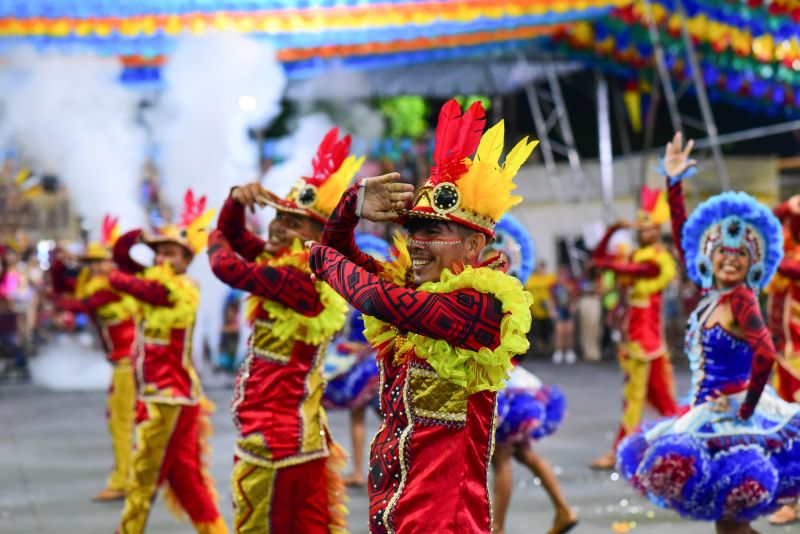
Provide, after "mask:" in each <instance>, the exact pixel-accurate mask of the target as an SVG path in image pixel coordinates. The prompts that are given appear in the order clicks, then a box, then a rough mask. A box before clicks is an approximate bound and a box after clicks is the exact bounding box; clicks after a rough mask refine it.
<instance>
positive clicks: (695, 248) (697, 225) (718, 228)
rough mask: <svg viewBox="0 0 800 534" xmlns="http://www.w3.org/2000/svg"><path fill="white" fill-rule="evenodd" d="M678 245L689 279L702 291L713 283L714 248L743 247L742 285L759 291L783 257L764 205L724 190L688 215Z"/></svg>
mask: <svg viewBox="0 0 800 534" xmlns="http://www.w3.org/2000/svg"><path fill="white" fill-rule="evenodd" d="M681 245H682V247H683V251H684V254H685V259H686V272H687V274H688V275H689V278H691V279H692V281H693V282H695V283H696V284H697V285H699V286H701V287H703V288H704V289H708V288H710V287H711V286H712V285H713V283H714V273H713V269H712V266H711V254H712V253H713V251H714V249H716V248H717V247H720V246H724V247H730V248H739V247H741V246H742V245H744V246H745V247H746V248H747V250H748V252H749V253H750V269H749V270H748V272H747V280H746V283H747V285H748V286H749V287H751V288H754V289H761V288H763V287H764V286H765V285H767V283H768V282H769V281H770V279H771V278H772V276H773V275H774V274H775V271H776V270H777V269H778V265H779V264H780V262H781V259H782V258H783V231H782V229H781V223H780V221H778V219H777V218H776V217H775V216H774V215H773V214H772V212H771V211H770V210H769V209H768V208H767V207H766V206H764V205H762V204H760V203H759V202H758V201H756V199H754V198H753V197H751V196H750V195H748V194H747V193H742V192H732V191H726V192H725V193H721V194H719V195H715V196H713V197H711V198H709V199H708V200H706V201H705V202H703V203H702V204H700V205H699V206H698V207H697V209H696V210H694V211H693V212H692V214H691V216H690V217H689V219H688V220H687V221H686V224H685V225H684V227H683V236H682V238H681Z"/></svg>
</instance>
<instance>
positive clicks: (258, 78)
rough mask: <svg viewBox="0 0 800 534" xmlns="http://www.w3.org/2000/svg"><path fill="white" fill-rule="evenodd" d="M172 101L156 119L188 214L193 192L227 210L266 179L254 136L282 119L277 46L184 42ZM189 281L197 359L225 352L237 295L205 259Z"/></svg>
mask: <svg viewBox="0 0 800 534" xmlns="http://www.w3.org/2000/svg"><path fill="white" fill-rule="evenodd" d="M162 77H163V80H164V85H165V87H164V93H163V94H162V96H161V99H160V101H159V102H158V104H157V108H156V110H155V112H154V121H153V124H152V126H153V130H154V133H155V138H156V142H157V143H158V144H159V147H160V153H161V154H162V156H161V159H160V162H159V163H160V170H161V176H162V186H163V191H164V193H165V197H166V199H167V201H168V202H169V203H170V204H171V205H172V207H173V209H174V211H175V212H176V213H179V212H180V209H181V207H182V202H183V195H184V193H185V191H186V189H187V188H189V187H191V188H192V189H193V190H194V191H195V193H196V194H197V195H206V196H207V197H208V206H209V207H216V208H219V207H220V206H221V205H222V202H223V201H224V199H225V198H226V197H227V196H228V191H229V190H230V188H231V187H232V186H234V185H237V184H241V183H246V182H250V181H254V180H256V179H257V178H258V172H259V170H258V161H259V159H258V156H259V154H258V147H257V146H256V143H255V142H254V141H253V140H252V139H250V138H249V137H248V129H249V128H252V127H264V126H266V125H268V124H269V122H270V121H271V120H272V119H273V118H274V117H275V116H276V115H277V114H278V113H279V111H280V100H281V98H282V95H283V91H284V88H285V84H286V80H285V77H284V73H283V68H282V67H281V65H280V63H279V62H278V61H277V59H276V55H275V49H274V47H273V46H272V45H269V44H267V43H263V42H260V41H255V40H253V39H250V38H248V37H245V36H242V35H238V34H208V35H204V36H201V37H193V36H192V37H190V36H187V37H183V38H181V40H180V41H179V42H178V44H177V47H176V49H175V51H174V52H173V53H172V54H171V55H170V58H169V62H168V63H167V64H166V66H165V67H164V70H163V71H162ZM189 274H190V275H191V276H192V277H193V278H194V279H195V280H197V281H198V282H199V284H200V286H201V305H200V312H199V314H198V321H197V330H196V332H195V338H194V339H195V351H196V354H197V351H198V350H200V349H201V348H202V347H203V341H205V342H207V343H208V345H209V347H210V349H211V352H212V354H215V353H216V352H217V349H218V342H219V335H218V334H219V332H220V331H221V326H222V314H223V303H224V300H225V297H226V295H227V294H228V292H229V291H230V290H229V288H228V287H227V286H225V285H224V284H223V283H222V282H220V281H219V280H217V278H216V277H215V276H214V275H213V273H212V272H211V269H210V268H209V266H208V259H207V257H206V255H205V254H201V255H198V257H197V258H195V261H194V262H193V264H192V266H191V269H190V271H189Z"/></svg>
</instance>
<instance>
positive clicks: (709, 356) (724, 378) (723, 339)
mask: <svg viewBox="0 0 800 534" xmlns="http://www.w3.org/2000/svg"><path fill="white" fill-rule="evenodd" d="M701 335H702V347H703V355H702V356H701V359H700V362H699V363H700V365H699V367H698V369H696V370H695V377H694V379H693V383H694V384H695V395H694V403H695V404H702V403H703V402H705V400H706V397H708V396H711V397H716V396H717V395H716V394H715V391H722V390H727V391H730V390H731V388H732V387H734V388H739V387H744V385H745V384H746V383H747V380H748V378H749V377H750V367H751V366H752V362H753V351H752V349H751V348H750V345H749V344H748V343H747V342H746V341H743V340H741V339H739V338H737V337H734V336H733V335H732V334H731V333H730V332H728V331H727V330H725V329H724V328H722V326H720V325H718V324H717V325H714V326H712V327H711V328H704V329H703V331H702V334H701Z"/></svg>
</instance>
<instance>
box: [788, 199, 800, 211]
mask: <svg viewBox="0 0 800 534" xmlns="http://www.w3.org/2000/svg"><path fill="white" fill-rule="evenodd" d="M786 202H787V203H788V204H789V211H790V212H791V214H792V215H800V195H794V196H792V197H790V198H789V200H787V201H786Z"/></svg>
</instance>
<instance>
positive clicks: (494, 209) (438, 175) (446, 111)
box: [404, 100, 539, 237]
mask: <svg viewBox="0 0 800 534" xmlns="http://www.w3.org/2000/svg"><path fill="white" fill-rule="evenodd" d="M485 123H486V112H485V111H484V110H483V105H482V104H481V103H480V102H475V103H474V104H472V105H471V106H470V107H469V109H468V110H467V111H465V112H462V111H461V106H459V105H458V103H457V102H456V101H455V100H450V101H448V102H447V103H446V104H445V105H444V106H443V107H442V110H441V112H440V113H439V123H438V125H437V127H436V139H435V144H436V146H435V148H434V152H433V167H432V168H431V175H430V177H429V178H428V179H427V180H426V181H425V183H424V184H422V187H420V188H419V191H418V192H417V196H416V200H415V201H414V207H413V208H412V209H410V210H407V211H405V212H404V215H405V216H406V217H420V218H428V219H435V220H442V221H453V222H456V223H459V224H462V225H465V226H468V227H470V228H472V229H474V230H477V231H480V232H483V233H484V234H486V235H487V236H489V237H493V236H494V225H495V224H496V223H497V221H499V220H500V218H501V217H502V216H503V214H504V213H505V212H507V211H508V210H509V208H511V207H512V206H514V205H515V204H518V203H519V202H520V201H522V197H519V196H514V195H512V194H511V192H512V191H513V190H514V188H515V187H516V186H515V185H514V182H513V179H514V176H516V174H517V171H519V168H520V167H521V166H522V164H523V163H525V161H526V160H527V159H528V157H529V156H530V155H531V152H533V149H534V148H535V147H536V145H537V144H538V143H539V142H538V141H531V142H528V138H527V137H525V138H524V139H522V140H521V141H520V142H519V143H517V144H516V145H515V146H514V148H512V149H511V151H510V152H509V153H508V155H506V158H505V161H504V162H503V164H502V165H500V155H501V154H502V152H503V144H504V137H505V125H504V123H503V121H500V122H498V123H497V124H495V125H494V126H493V127H491V128H489V130H487V131H486V133H483V128H484V126H485ZM473 154H474V155H475V157H474V158H473V159H469V158H470V156H472V155H473Z"/></svg>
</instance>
